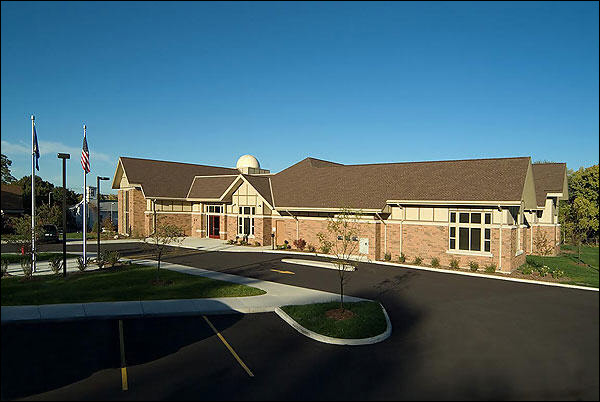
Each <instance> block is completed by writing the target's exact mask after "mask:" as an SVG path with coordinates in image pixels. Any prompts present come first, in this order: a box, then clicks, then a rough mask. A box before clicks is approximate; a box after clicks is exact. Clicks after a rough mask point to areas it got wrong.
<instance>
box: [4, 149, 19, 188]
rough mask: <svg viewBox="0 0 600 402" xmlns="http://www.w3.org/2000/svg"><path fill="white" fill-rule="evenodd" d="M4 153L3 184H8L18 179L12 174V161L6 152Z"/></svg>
mask: <svg viewBox="0 0 600 402" xmlns="http://www.w3.org/2000/svg"><path fill="white" fill-rule="evenodd" d="M0 155H2V163H1V164H2V184H8V183H12V182H14V181H15V180H16V179H15V178H14V177H13V175H12V174H10V165H12V161H11V160H10V159H8V157H7V156H6V155H4V154H0Z"/></svg>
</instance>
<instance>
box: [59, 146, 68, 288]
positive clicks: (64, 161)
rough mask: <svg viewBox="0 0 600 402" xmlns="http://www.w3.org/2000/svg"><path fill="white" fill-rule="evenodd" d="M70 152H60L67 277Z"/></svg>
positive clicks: (65, 269)
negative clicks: (68, 163)
mask: <svg viewBox="0 0 600 402" xmlns="http://www.w3.org/2000/svg"><path fill="white" fill-rule="evenodd" d="M70 158H71V155H69V154H58V159H62V174H63V185H62V196H63V200H62V201H63V202H62V204H63V208H62V209H63V216H62V218H63V219H62V221H63V241H62V243H63V278H66V277H67V159H70Z"/></svg>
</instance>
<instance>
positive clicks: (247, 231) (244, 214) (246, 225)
mask: <svg viewBox="0 0 600 402" xmlns="http://www.w3.org/2000/svg"><path fill="white" fill-rule="evenodd" d="M255 213H256V207H240V212H239V215H238V235H241V236H244V235H247V236H253V235H254V214H255Z"/></svg>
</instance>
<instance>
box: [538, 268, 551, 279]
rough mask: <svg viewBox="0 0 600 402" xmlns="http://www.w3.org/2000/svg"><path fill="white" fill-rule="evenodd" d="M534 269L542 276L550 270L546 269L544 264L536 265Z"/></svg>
mask: <svg viewBox="0 0 600 402" xmlns="http://www.w3.org/2000/svg"><path fill="white" fill-rule="evenodd" d="M536 271H537V273H538V274H539V275H540V276H542V277H544V276H546V275H548V273H549V272H550V269H548V267H546V266H542V267H538V268H537V269H536Z"/></svg>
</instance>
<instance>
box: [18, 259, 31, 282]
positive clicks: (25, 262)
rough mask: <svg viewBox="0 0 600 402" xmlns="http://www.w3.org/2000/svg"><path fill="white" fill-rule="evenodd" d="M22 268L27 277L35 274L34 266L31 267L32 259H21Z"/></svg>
mask: <svg viewBox="0 0 600 402" xmlns="http://www.w3.org/2000/svg"><path fill="white" fill-rule="evenodd" d="M21 269H22V270H23V275H24V276H25V279H29V278H31V275H33V268H32V267H31V260H30V259H29V258H23V259H22V260H21Z"/></svg>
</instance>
